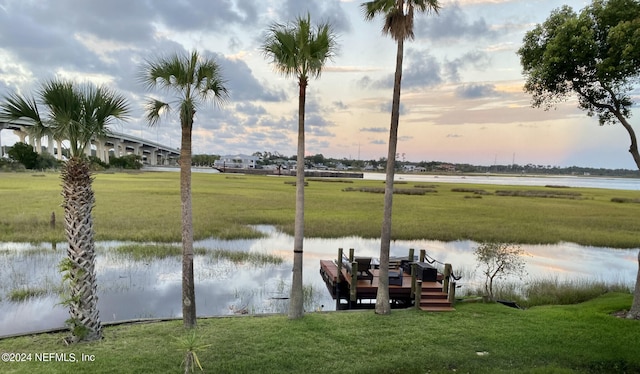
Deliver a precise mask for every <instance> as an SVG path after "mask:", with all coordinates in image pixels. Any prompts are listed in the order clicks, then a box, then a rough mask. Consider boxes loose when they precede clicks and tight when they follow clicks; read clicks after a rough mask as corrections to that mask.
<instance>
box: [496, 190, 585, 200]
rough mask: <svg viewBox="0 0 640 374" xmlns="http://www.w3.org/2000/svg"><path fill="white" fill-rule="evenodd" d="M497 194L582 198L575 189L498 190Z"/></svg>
mask: <svg viewBox="0 0 640 374" xmlns="http://www.w3.org/2000/svg"><path fill="white" fill-rule="evenodd" d="M495 194H496V195H497V196H519V197H545V198H556V199H582V195H581V194H580V193H579V192H574V191H541V190H524V191H519V190H509V191H505V190H498V191H496V192H495Z"/></svg>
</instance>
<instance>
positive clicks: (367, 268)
mask: <svg viewBox="0 0 640 374" xmlns="http://www.w3.org/2000/svg"><path fill="white" fill-rule="evenodd" d="M353 261H354V262H355V263H356V264H357V274H356V275H357V278H358V280H363V279H364V280H368V281H369V283H371V284H373V273H372V272H371V257H355V258H354V259H353ZM342 266H343V267H344V268H345V269H346V270H347V273H349V274H353V269H352V268H351V264H350V263H349V261H348V259H345V258H343V259H342Z"/></svg>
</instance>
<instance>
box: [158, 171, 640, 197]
mask: <svg viewBox="0 0 640 374" xmlns="http://www.w3.org/2000/svg"><path fill="white" fill-rule="evenodd" d="M145 170H148V171H154V170H155V171H174V172H179V171H180V169H178V168H177V167H173V168H172V167H147V168H145ZM192 171H193V172H194V173H219V171H218V170H216V169H212V168H193V169H192ZM363 179H365V180H380V181H383V180H384V179H385V175H384V173H363ZM395 180H397V181H402V180H405V181H412V182H427V183H437V182H449V183H477V184H497V185H511V186H546V185H554V186H568V187H587V188H607V189H613V190H632V191H635V190H640V178H603V177H590V176H553V175H551V176H544V177H543V176H526V175H523V176H519V175H504V176H502V175H493V174H487V175H427V174H396V175H395Z"/></svg>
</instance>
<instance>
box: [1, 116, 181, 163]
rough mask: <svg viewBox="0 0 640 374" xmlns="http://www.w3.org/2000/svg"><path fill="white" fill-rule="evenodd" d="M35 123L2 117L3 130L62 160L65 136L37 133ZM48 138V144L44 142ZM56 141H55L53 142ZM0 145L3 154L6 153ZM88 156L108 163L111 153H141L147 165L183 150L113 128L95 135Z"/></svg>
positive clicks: (172, 157)
mask: <svg viewBox="0 0 640 374" xmlns="http://www.w3.org/2000/svg"><path fill="white" fill-rule="evenodd" d="M31 126H33V123H32V122H31V121H29V120H22V119H19V120H15V121H11V122H5V121H0V132H2V130H13V133H14V134H15V135H17V136H18V137H19V138H20V141H21V142H22V143H27V144H30V145H31V146H33V148H34V149H35V151H36V152H37V153H38V154H41V153H42V152H48V153H50V154H52V155H54V156H55V157H56V158H57V159H58V160H62V148H63V142H64V141H63V140H55V139H53V137H51V136H44V137H38V136H34V135H33V134H32V132H31V131H29V129H30V127H31ZM45 138H46V140H47V146H46V147H45V146H43V145H42V143H43V140H44V139H45ZM54 143H55V145H54ZM2 152H3V151H2V147H0V157H2V156H4V154H3V153H2ZM85 153H86V155H87V156H95V157H98V158H99V159H100V160H101V161H102V162H105V163H109V157H122V156H126V155H130V154H134V155H138V156H140V157H141V158H142V162H143V163H145V164H148V165H152V166H156V165H174V164H176V163H177V160H178V158H179V157H180V150H178V149H176V148H171V147H167V146H165V145H162V144H159V143H156V142H152V141H150V140H147V139H142V138H139V137H136V136H133V135H128V134H122V133H118V132H114V131H111V132H110V133H109V135H108V136H106V137H104V138H100V139H92V140H91V145H90V146H89V147H87V148H86V150H85Z"/></svg>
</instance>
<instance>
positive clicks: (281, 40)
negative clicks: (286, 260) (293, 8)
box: [262, 14, 337, 319]
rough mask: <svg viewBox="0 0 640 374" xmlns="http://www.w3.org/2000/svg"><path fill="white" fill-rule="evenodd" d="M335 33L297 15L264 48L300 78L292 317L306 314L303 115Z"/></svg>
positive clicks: (273, 31)
mask: <svg viewBox="0 0 640 374" xmlns="http://www.w3.org/2000/svg"><path fill="white" fill-rule="evenodd" d="M335 38H336V36H335V33H334V31H333V30H332V27H331V25H330V24H329V23H322V24H319V25H317V26H316V27H315V28H314V27H312V25H311V16H310V15H309V14H307V16H306V17H298V18H297V19H296V20H295V22H293V23H291V24H288V25H284V24H279V23H275V24H273V25H271V27H269V30H268V33H267V36H266V39H265V41H264V43H263V45H262V52H263V53H264V55H265V56H266V57H267V58H268V59H270V60H271V62H272V64H273V65H274V68H275V70H276V71H277V72H279V73H281V74H283V75H284V76H287V77H295V78H297V80H298V88H299V93H298V149H297V158H296V160H297V167H296V179H297V182H296V213H295V228H294V244H293V278H292V283H291V297H290V305H289V318H292V319H295V318H300V317H302V315H303V314H304V295H303V287H302V260H303V257H302V249H303V240H304V164H305V162H304V116H305V102H306V95H307V85H308V84H309V78H311V77H315V78H318V77H320V74H321V73H322V68H323V67H324V65H325V63H326V62H327V60H329V59H331V58H332V57H333V56H334V55H335V53H336V48H337V45H336V40H335Z"/></svg>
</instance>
